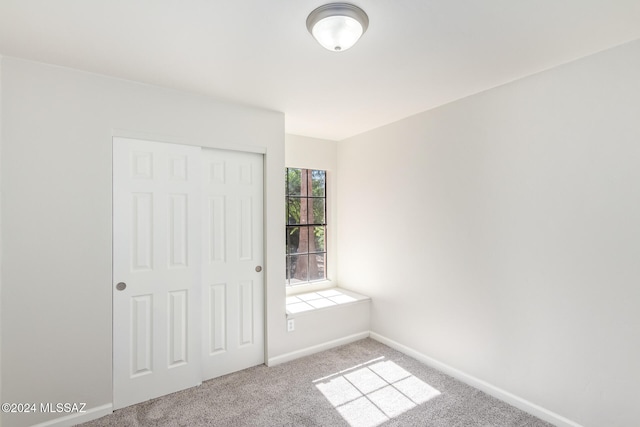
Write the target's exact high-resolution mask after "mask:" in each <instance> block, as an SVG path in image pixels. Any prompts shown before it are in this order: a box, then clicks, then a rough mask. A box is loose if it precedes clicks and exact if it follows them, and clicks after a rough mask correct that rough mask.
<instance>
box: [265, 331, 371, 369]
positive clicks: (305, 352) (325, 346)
mask: <svg viewBox="0 0 640 427" xmlns="http://www.w3.org/2000/svg"><path fill="white" fill-rule="evenodd" d="M368 336H369V331H364V332H359V333H357V334H353V335H349V336H346V337H342V338H338V339H336V340H333V341H328V342H325V343H322V344H318V345H314V346H311V347H307V348H303V349H300V350H296V351H292V352H291V353H285V354H281V355H280V356H276V357H272V358H270V359H268V360H267V366H275V365H279V364H281V363H285V362H289V361H291V360H295V359H299V358H300V357H304V356H309V355H311V354H314V353H318V352H320V351H324V350H329V349H330V348H333V347H338V346H340V345H344V344H349V343H352V342H354V341H358V340H362V339H365V338H367V337H368Z"/></svg>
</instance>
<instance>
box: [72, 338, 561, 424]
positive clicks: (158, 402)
mask: <svg viewBox="0 0 640 427" xmlns="http://www.w3.org/2000/svg"><path fill="white" fill-rule="evenodd" d="M550 425H551V424H548V423H546V422H544V421H542V420H540V419H538V418H536V417H534V416H532V415H529V414H527V413H525V412H523V411H521V410H519V409H517V408H514V407H513V406H510V405H508V404H506V403H504V402H502V401H500V400H498V399H495V398H493V397H491V396H489V395H487V394H486V393H483V392H481V391H479V390H477V389H474V388H473V387H470V386H468V385H466V384H464V383H462V382H460V381H458V380H456V379H454V378H452V377H450V376H448V375H445V374H443V373H441V372H439V371H437V370H434V369H431V368H430V367H428V366H426V365H424V364H423V363H421V362H418V361H417V360H415V359H413V358H411V357H409V356H406V355H404V354H402V353H400V352H398V351H396V350H394V349H392V348H389V347H387V346H386V345H384V344H381V343H379V342H377V341H374V340H372V339H369V338H367V339H364V340H361V341H357V342H354V343H351V344H348V345H344V346H341V347H337V348H334V349H330V350H327V351H323V352H321V353H317V354H314V355H311V356H307V357H304V358H300V359H297V360H294V361H291V362H288V363H284V364H282V365H278V366H274V367H271V368H269V367H266V366H264V365H260V366H256V367H253V368H249V369H246V370H243V371H240V372H236V373H233V374H229V375H225V376H222V377H219V378H215V379H213V380H209V381H206V382H204V383H202V385H200V386H198V387H194V388H191V389H188V390H184V391H180V392H177V393H173V394H170V395H168V396H163V397H160V398H157V399H153V400H150V401H148V402H144V403H140V404H138V405H134V406H130V407H127V408H123V409H120V410H117V411H115V412H114V413H113V414H111V415H108V416H106V417H102V418H100V419H97V420H94V421H91V422H88V423H85V424H82V426H83V427H106V426H123V427H125V426H126V427H129V426H131V427H138V426H139V427H151V426H163V427H164V426H185V427H186V426H189V427H200V426H234V427H238V426H258V427H259V426H351V427H374V426H385V427H387V426H432V427H462V426H483V427H489V426H490V427H502V426H504V427H525V426H526V427H548V426H550Z"/></svg>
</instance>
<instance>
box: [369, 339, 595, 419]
mask: <svg viewBox="0 0 640 427" xmlns="http://www.w3.org/2000/svg"><path fill="white" fill-rule="evenodd" d="M370 337H371V338H372V339H374V340H376V341H379V342H381V343H382V344H385V345H388V346H389V347H391V348H394V349H396V350H398V351H399V352H401V353H404V354H406V355H407V356H410V357H413V358H414V359H416V360H419V361H420V362H422V363H424V364H425V365H427V366H430V367H432V368H434V369H437V370H438V371H440V372H444V373H445V374H447V375H449V376H452V377H453V378H455V379H457V380H460V381H462V382H463V383H466V384H469V385H470V386H472V387H474V388H477V389H478V390H482V391H483V392H485V393H487V394H488V395H490V396H493V397H495V398H497V399H500V400H502V401H503V402H506V403H508V404H509V405H511V406H515V407H516V408H518V409H521V410H523V411H525V412H528V413H529V414H531V415H534V416H536V417H538V418H540V419H541V420H544V421H547V422H549V423H551V424H553V425H555V426H558V427H582V426H581V425H580V424H578V423H576V422H574V421H571V420H569V419H567V418H565V417H563V416H561V415H558V414H556V413H555V412H552V411H549V410H548V409H545V408H543V407H541V406H538V405H536V404H535V403H531V402H529V401H528V400H525V399H523V398H521V397H518V396H516V395H514V394H511V393H509V392H508V391H505V390H503V389H501V388H498V387H496V386H494V385H492V384H489V383H488V382H486V381H483V380H481V379H479V378H476V377H474V376H472V375H469V374H467V373H465V372H462V371H460V370H458V369H456V368H454V367H452V366H449V365H447V364H445V363H442V362H440V361H438V360H435V359H433V358H431V357H429V356H426V355H424V354H422V353H420V352H419V351H417V350H414V349H412V348H410V347H407V346H405V345H403V344H400V343H398V342H396V341H393V340H391V339H389V338H387V337H384V336H382V335H380V334H377V333H375V332H371V333H370Z"/></svg>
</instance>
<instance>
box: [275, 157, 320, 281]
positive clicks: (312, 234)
mask: <svg viewBox="0 0 640 427" xmlns="http://www.w3.org/2000/svg"><path fill="white" fill-rule="evenodd" d="M285 177H286V189H285V191H286V193H287V194H286V199H285V203H286V209H285V211H286V212H285V215H286V218H285V222H286V270H287V271H286V278H287V285H288V286H296V285H304V284H305V283H308V282H310V281H318V280H326V278H327V272H326V266H327V253H326V251H327V244H326V241H325V238H326V226H325V224H326V221H327V218H326V209H327V208H326V199H325V197H326V185H327V183H326V172H325V171H319V170H312V169H296V168H287V169H286V173H285ZM310 224H317V225H310Z"/></svg>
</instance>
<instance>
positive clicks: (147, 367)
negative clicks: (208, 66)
mask: <svg viewBox="0 0 640 427" xmlns="http://www.w3.org/2000/svg"><path fill="white" fill-rule="evenodd" d="M200 154H201V149H200V148H199V147H192V146H184V145H177V144H166V143H158V142H149V141H140V140H133V139H125V138H114V141H113V357H114V361H113V365H114V366H113V367H114V408H115V409H117V408H122V407H124V406H128V405H132V404H134V403H138V402H142V401H145V400H148V399H151V398H154V397H157V396H161V395H165V394H169V393H172V392H175V391H178V390H182V389H185V388H188V387H192V386H195V385H198V384H200V382H201V380H202V364H201V361H202V356H201V342H200V338H201V334H202V332H201V331H202V329H201V327H200V322H201V313H200V307H201V295H200V293H201V274H202V262H201V260H202V258H201V248H202V245H201V244H202V237H201V236H202V231H201V217H202V215H201V212H202V211H201V204H200V202H201V183H202V177H201V155H200Z"/></svg>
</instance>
